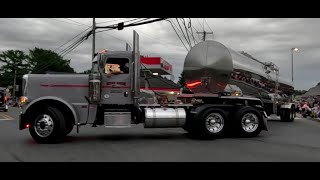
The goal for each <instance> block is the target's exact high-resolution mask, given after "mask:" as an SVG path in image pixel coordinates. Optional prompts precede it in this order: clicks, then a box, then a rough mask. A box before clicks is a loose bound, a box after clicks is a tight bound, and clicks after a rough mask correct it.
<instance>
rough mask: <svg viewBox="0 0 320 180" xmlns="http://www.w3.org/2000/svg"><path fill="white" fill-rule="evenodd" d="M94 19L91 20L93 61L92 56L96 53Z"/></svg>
mask: <svg viewBox="0 0 320 180" xmlns="http://www.w3.org/2000/svg"><path fill="white" fill-rule="evenodd" d="M95 43H96V19H95V18H93V22H92V60H93V59H94V54H95V52H96V47H95V45H96V44H95Z"/></svg>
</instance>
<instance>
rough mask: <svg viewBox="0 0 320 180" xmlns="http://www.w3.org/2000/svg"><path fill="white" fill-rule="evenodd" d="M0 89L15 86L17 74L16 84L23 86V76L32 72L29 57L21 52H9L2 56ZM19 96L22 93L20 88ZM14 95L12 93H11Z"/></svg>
mask: <svg viewBox="0 0 320 180" xmlns="http://www.w3.org/2000/svg"><path fill="white" fill-rule="evenodd" d="M0 62H1V64H2V66H1V67H0V87H8V86H9V85H13V81H14V74H15V73H16V84H17V85H20V84H22V76H23V75H24V74H28V72H29V71H30V70H31V67H30V63H29V59H28V56H27V55H25V53H24V52H23V51H20V50H8V51H4V52H2V53H1V54H0ZM17 90H19V91H18V93H17V95H19V92H20V91H21V86H20V87H19V89H17ZM11 93H12V91H11Z"/></svg>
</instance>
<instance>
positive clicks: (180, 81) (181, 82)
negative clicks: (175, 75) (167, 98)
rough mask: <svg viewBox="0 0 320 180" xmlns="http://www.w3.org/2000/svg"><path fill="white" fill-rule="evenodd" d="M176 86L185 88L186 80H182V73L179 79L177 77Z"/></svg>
mask: <svg viewBox="0 0 320 180" xmlns="http://www.w3.org/2000/svg"><path fill="white" fill-rule="evenodd" d="M178 84H179V85H180V86H182V87H184V86H186V80H185V79H184V73H183V71H182V73H181V75H180V77H179V81H178Z"/></svg>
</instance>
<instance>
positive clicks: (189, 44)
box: [176, 18, 191, 48]
mask: <svg viewBox="0 0 320 180" xmlns="http://www.w3.org/2000/svg"><path fill="white" fill-rule="evenodd" d="M176 21H177V22H178V25H179V27H180V29H181V31H182V34H183V37H184V38H185V39H186V41H187V43H188V44H189V47H190V48H191V44H190V42H189V41H190V39H189V41H188V39H187V37H186V35H185V34H184V32H183V30H182V28H181V26H180V23H179V21H178V18H176ZM188 37H189V36H188Z"/></svg>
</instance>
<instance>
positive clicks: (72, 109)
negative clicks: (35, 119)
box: [22, 96, 78, 122]
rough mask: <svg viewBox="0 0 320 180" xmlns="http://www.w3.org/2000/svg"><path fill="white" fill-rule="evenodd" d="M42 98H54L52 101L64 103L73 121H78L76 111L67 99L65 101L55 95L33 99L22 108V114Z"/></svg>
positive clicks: (42, 99)
mask: <svg viewBox="0 0 320 180" xmlns="http://www.w3.org/2000/svg"><path fill="white" fill-rule="evenodd" d="M44 100H54V101H58V102H60V103H63V104H65V105H66V106H67V107H68V108H69V109H70V111H71V112H72V114H73V117H74V120H75V122H78V116H77V113H76V111H75V109H74V108H73V107H72V106H71V105H70V104H69V103H68V102H67V101H65V100H63V99H61V98H59V97H55V96H44V97H40V98H38V99H35V100H33V101H32V102H31V103H29V104H28V105H27V106H26V107H25V108H24V109H23V111H22V114H25V113H26V112H27V111H28V109H29V108H30V107H32V106H33V105H34V104H37V103H39V102H40V101H44Z"/></svg>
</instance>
